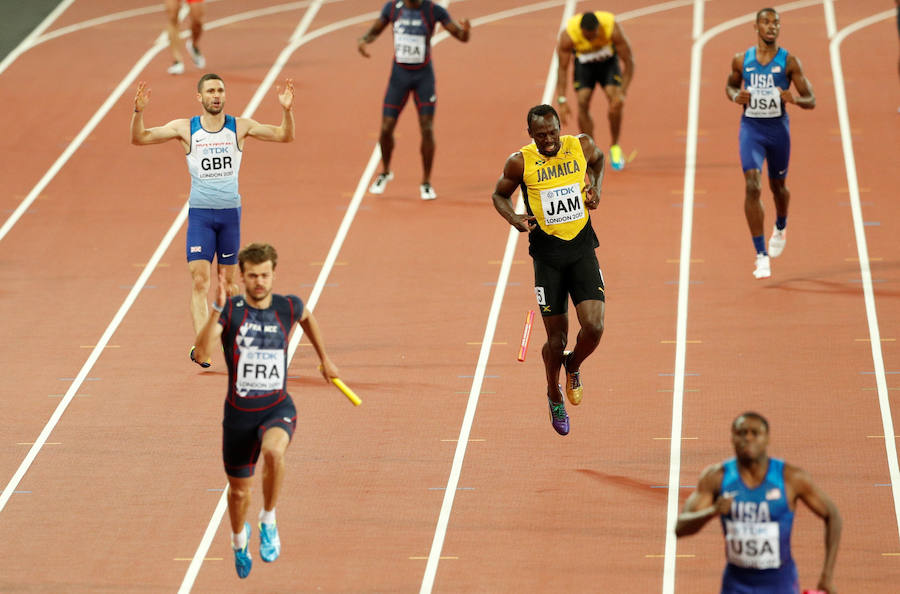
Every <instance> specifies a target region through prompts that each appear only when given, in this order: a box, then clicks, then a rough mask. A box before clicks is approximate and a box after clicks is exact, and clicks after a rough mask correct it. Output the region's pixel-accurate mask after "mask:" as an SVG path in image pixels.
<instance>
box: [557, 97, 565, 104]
mask: <svg viewBox="0 0 900 594" xmlns="http://www.w3.org/2000/svg"><path fill="white" fill-rule="evenodd" d="M556 102H557V103H559V104H560V105H562V104H563V103H565V102H566V96H565V95H560V96H559V97H557V98H556Z"/></svg>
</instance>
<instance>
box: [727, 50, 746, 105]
mask: <svg viewBox="0 0 900 594" xmlns="http://www.w3.org/2000/svg"><path fill="white" fill-rule="evenodd" d="M743 80H744V54H743V53H742V52H738V53H736V54H735V55H734V57H733V58H732V59H731V73H730V74H729V75H728V82H727V83H726V85H725V94H726V95H727V96H728V99H729V100H730V101H734V102H735V103H740V104H741V105H747V104H748V103H750V91H748V90H747V89H742V88H741V83H742V82H743Z"/></svg>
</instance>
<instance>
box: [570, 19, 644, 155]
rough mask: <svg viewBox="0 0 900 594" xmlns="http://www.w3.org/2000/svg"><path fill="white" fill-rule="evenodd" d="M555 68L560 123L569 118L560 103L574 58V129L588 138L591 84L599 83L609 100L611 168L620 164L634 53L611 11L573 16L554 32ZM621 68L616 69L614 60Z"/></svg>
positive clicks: (592, 85) (617, 66)
mask: <svg viewBox="0 0 900 594" xmlns="http://www.w3.org/2000/svg"><path fill="white" fill-rule="evenodd" d="M556 54H557V57H558V59H559V72H558V74H557V77H556V97H557V99H556V101H557V103H558V104H559V116H560V118H561V119H562V123H563V124H565V123H566V121H567V120H568V117H569V106H568V104H567V102H566V78H567V77H568V71H569V63H570V62H571V61H572V56H573V55H574V56H575V69H574V70H575V72H574V85H575V95H576V97H577V98H578V128H579V129H580V130H581V131H582V132H583V133H585V134H587V135H588V136H590V137H592V138H593V136H594V120H593V118H591V112H590V107H591V97H592V96H593V94H594V86H595V85H599V86H600V87H601V88H602V89H603V92H604V93H606V98H607V99H608V100H609V112H608V117H609V135H610V144H611V146H610V148H609V160H610V162H611V163H612V167H613V169H616V170H619V169H623V168H624V167H625V157H624V156H623V155H622V148H621V147H620V146H619V132H620V130H621V128H622V111H623V108H624V106H625V95H626V94H627V93H628V87H629V85H631V78H632V76H634V57H633V56H632V53H631V44H629V43H628V38H627V37H626V36H625V31H623V30H622V26H621V25H619V23H617V22H616V16H615V15H614V14H613V13H611V12H602V11H599V10H598V11H596V12H586V13H584V14H576V15H575V16H573V17H572V18H570V19H569V20H568V21H567V22H566V27H565V29H563V30H562V31H560V33H559V42H558V43H557V45H556ZM620 60H621V61H622V68H621V69H620V68H619V61H620Z"/></svg>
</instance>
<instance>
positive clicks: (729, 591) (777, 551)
mask: <svg viewBox="0 0 900 594" xmlns="http://www.w3.org/2000/svg"><path fill="white" fill-rule="evenodd" d="M731 442H732V445H733V446H734V453H735V457H734V458H731V459H730V460H726V461H725V462H723V463H721V464H713V465H712V466H709V467H707V468H706V470H704V471H703V474H701V475H700V480H699V481H698V483H697V489H696V490H695V491H694V492H693V493H691V495H690V497H688V499H687V501H686V502H685V504H684V509H683V510H682V512H681V514H680V515H679V516H678V522H677V523H676V525H675V534H676V535H677V536H679V537H680V536H688V535H691V534H695V533H696V532H699V531H700V529H701V528H703V526H704V525H705V524H706V523H707V522H709V521H710V520H711V519H713V518H714V517H716V516H718V517H719V519H720V520H721V522H722V530H723V531H724V534H725V555H726V557H727V560H728V563H727V565H726V566H725V572H724V574H723V576H722V594H799V593H800V586H799V583H798V578H797V567H796V565H794V558H793V557H792V555H791V528H792V525H793V522H794V510H795V509H796V507H797V500H798V499H799V500H801V501H803V503H805V504H806V505H807V507H809V509H811V510H812V511H813V513H815V514H816V515H817V516H819V517H820V518H822V520H823V521H824V522H825V562H824V563H823V565H822V573H821V574H820V575H819V581H818V585H817V588H818V589H819V590H823V591H825V592H828V593H829V594H834V593H835V592H836V590H835V587H834V565H835V561H836V560H837V550H838V542H839V541H840V537H841V516H840V513H838V510H837V507H836V506H835V505H834V503H832V501H831V499H829V498H828V496H827V495H826V494H825V493H824V492H823V491H822V490H821V489H819V488H818V487H817V486H816V485H815V484H814V483H813V482H812V479H811V478H810V477H809V475H808V474H807V473H806V472H804V471H803V470H801V469H800V468H797V467H796V466H793V465H791V464H787V463H785V462H784V461H782V460H778V459H776V458H770V457H769V456H768V454H767V453H766V448H767V446H768V444H769V422H768V421H767V420H766V419H765V418H763V416H762V415H760V414H758V413H754V412H746V413H744V414H742V415H740V416H739V417H737V418H736V419H735V420H734V422H733V423H732V424H731Z"/></svg>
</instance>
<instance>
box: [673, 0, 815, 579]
mask: <svg viewBox="0 0 900 594" xmlns="http://www.w3.org/2000/svg"><path fill="white" fill-rule="evenodd" d="M702 1H703V0H697V3H698V4H701V3H702ZM822 1H823V0H801V1H798V2H790V3H788V4H783V5H781V6H777V7H776V10H778V11H779V12H787V11H790V10H795V9H799V8H807V7H809V6H815V5H816V4H821V3H822ZM696 6H697V5H696V4H695V7H696ZM755 18H756V13H755V12H752V13H749V14H745V15H743V16H739V17H735V18H732V19H729V20H727V21H724V22H722V23H719V24H718V25H716V26H714V27H712V28H710V29H708V30H707V31H704V32H703V34H701V35H700V37H698V38H697V39H696V40H695V41H694V43H693V44H692V45H691V75H690V87H689V91H688V124H687V134H686V138H685V163H684V190H683V195H684V204H683V205H682V209H681V248H680V253H679V263H678V306H677V314H676V329H675V372H674V375H675V377H674V380H673V386H672V387H673V389H672V435H671V440H669V481H668V489H667V495H666V497H667V500H666V534H665V542H666V546H665V553H664V555H663V585H662V591H663V594H674V593H675V562H676V550H677V544H676V539H675V521H676V520H677V519H678V494H679V490H680V486H681V430H682V423H683V411H684V374H685V360H686V359H687V314H688V292H689V289H690V271H691V239H692V235H693V225H694V182H695V181H696V175H697V135H698V131H699V119H700V82H701V72H702V69H703V47H704V46H705V45H706V43H707V42H708V41H709V40H710V39H712V38H713V37H715V36H716V35H718V34H719V33H722V32H723V31H727V30H728V29H732V28H734V27H737V26H738V25H742V24H745V23H748V22H750V23H752V22H753V20H754V19H755ZM702 29H703V25H702V24H701V25H700V26H699V27H698V26H697V23H696V22H695V23H694V31H697V30H702Z"/></svg>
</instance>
